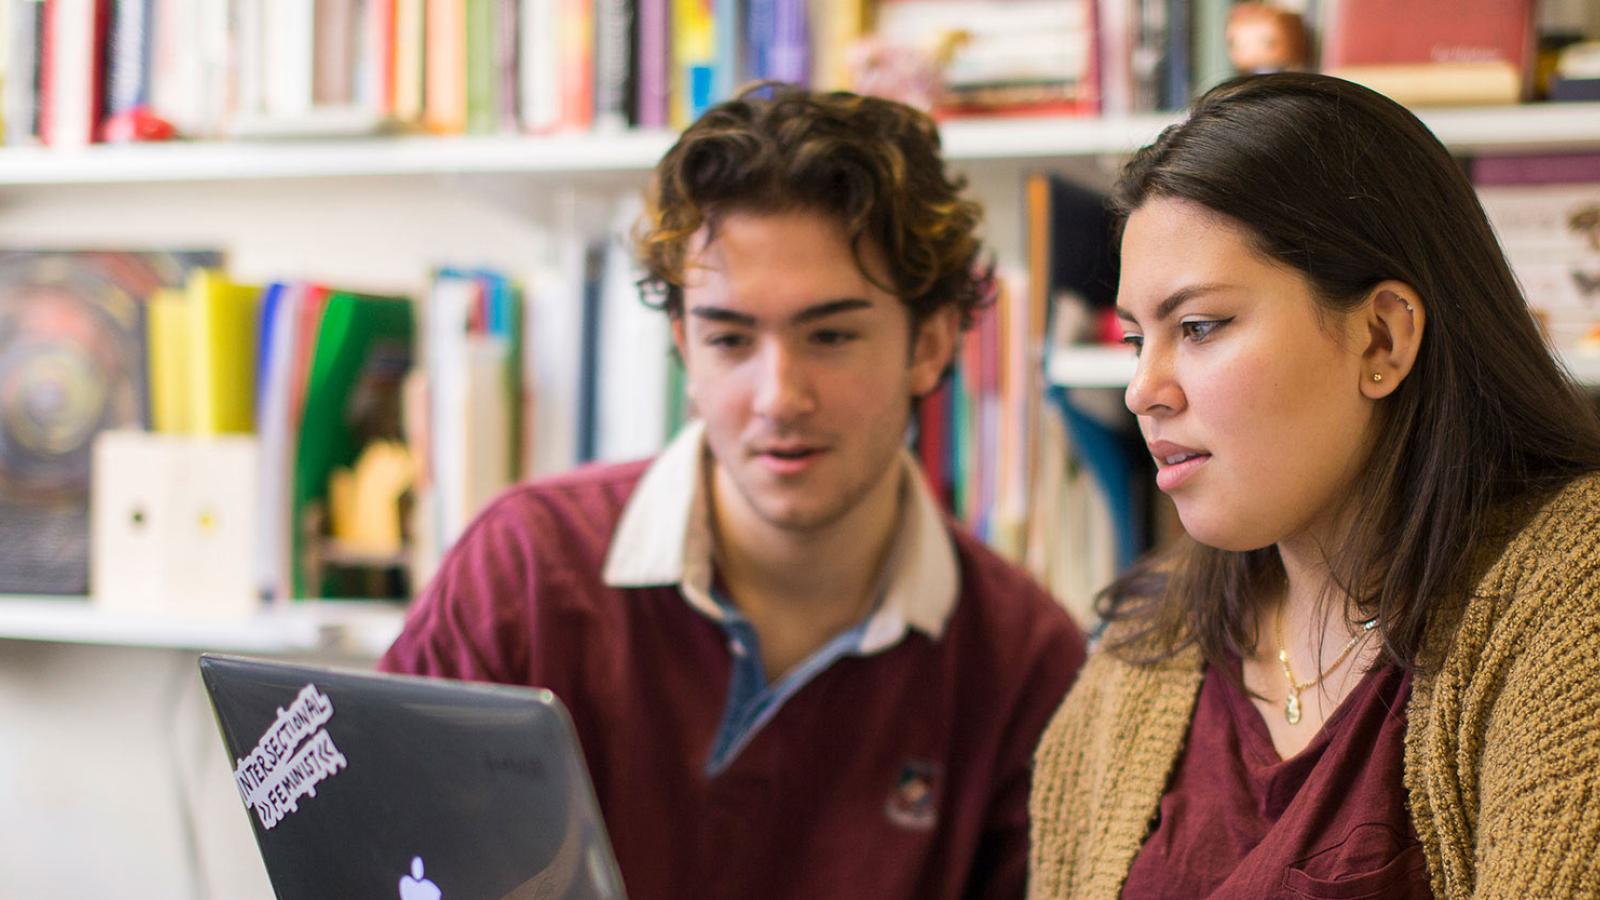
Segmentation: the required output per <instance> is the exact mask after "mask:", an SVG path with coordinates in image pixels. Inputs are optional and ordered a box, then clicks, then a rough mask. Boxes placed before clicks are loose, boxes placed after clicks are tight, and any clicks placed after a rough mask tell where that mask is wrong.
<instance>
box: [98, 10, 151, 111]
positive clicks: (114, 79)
mask: <svg viewBox="0 0 1600 900" xmlns="http://www.w3.org/2000/svg"><path fill="white" fill-rule="evenodd" d="M152 2H153V0H116V5H115V6H114V7H113V9H112V26H111V41H110V44H109V46H108V48H107V53H108V55H109V57H110V58H109V60H108V62H107V70H108V78H107V80H108V82H109V84H108V87H107V95H108V96H107V103H106V107H107V112H108V114H110V115H117V114H119V113H126V112H129V111H131V110H133V109H135V108H136V107H139V106H143V105H145V104H146V103H148V102H150V11H151V6H152Z"/></svg>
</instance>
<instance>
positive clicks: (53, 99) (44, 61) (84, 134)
mask: <svg viewBox="0 0 1600 900" xmlns="http://www.w3.org/2000/svg"><path fill="white" fill-rule="evenodd" d="M110 24H111V4H110V3H109V2H108V0H45V4H44V27H43V37H42V39H41V41H40V48H39V54H40V55H39V133H40V135H41V137H43V139H44V142H45V143H46V144H49V145H50V146H52V147H57V148H71V147H82V146H84V145H86V144H89V143H90V142H92V141H94V140H95V139H96V137H97V135H96V132H97V130H98V128H99V124H100V121H101V119H102V118H103V114H104V112H105V83H106V73H105V58H106V57H105V53H104V52H103V51H104V49H105V46H106V33H107V30H108V28H109V26H110Z"/></svg>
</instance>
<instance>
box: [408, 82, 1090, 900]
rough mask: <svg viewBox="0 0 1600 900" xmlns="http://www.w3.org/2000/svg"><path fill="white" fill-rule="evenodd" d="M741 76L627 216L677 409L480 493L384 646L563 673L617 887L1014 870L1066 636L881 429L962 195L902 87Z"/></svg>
mask: <svg viewBox="0 0 1600 900" xmlns="http://www.w3.org/2000/svg"><path fill="white" fill-rule="evenodd" d="M767 90H769V91H775V93H773V94H772V95H771V96H766V97H760V96H756V95H746V96H745V97H742V98H740V99H738V100H734V101H731V102H729V103H726V104H723V105H721V106H719V107H716V108H714V109H712V110H711V111H709V112H708V113H706V115H705V116H703V117H702V118H701V119H700V120H699V121H698V122H697V123H696V124H695V125H694V126H693V127H691V128H690V129H689V130H688V131H687V132H685V133H684V135H683V136H682V138H681V139H680V140H679V141H678V143H677V144H676V145H675V146H674V147H673V148H672V150H671V151H669V152H668V153H667V155H666V157H665V158H664V159H663V160H662V162H661V163H660V165H659V167H658V169H657V172H656V179H655V183H654V186H653V188H652V196H651V198H650V199H651V205H650V212H649V221H648V222H647V223H646V226H647V227H646V230H645V232H644V234H643V236H642V238H641V244H642V254H643V257H644V260H645V264H646V266H647V268H648V270H649V274H650V278H649V279H648V281H649V282H651V283H652V285H653V286H654V287H655V288H657V289H659V290H660V291H661V292H663V296H664V304H663V305H664V306H665V310H666V313H667V315H668V316H669V317H670V318H671V321H672V330H673V336H674V339H675V340H676V342H677V346H678V351H679V353H680V354H681V355H682V357H683V360H684V364H685V366H686V368H687V372H688V381H687V385H688V388H687V389H688V393H689V395H690V398H691V399H692V400H693V402H694V405H695V408H696V410H697V412H698V414H699V416H700V420H699V421H698V422H697V423H696V424H693V425H690V426H688V427H687V428H685V429H684V431H683V432H682V433H681V434H680V435H679V436H678V437H677V438H676V439H675V440H674V441H673V443H672V444H671V445H670V446H669V447H668V448H667V449H666V450H665V451H664V452H663V453H662V454H661V455H660V456H659V457H657V458H656V459H655V460H653V461H650V462H648V463H637V464H630V465H622V466H604V467H590V468H586V469H581V470H579V471H577V472H574V473H572V474H570V475H566V476H562V477H558V478H553V479H549V480H545V481H542V482H538V483H534V484H530V485H526V486H522V487H519V488H516V489H514V490H512V491H511V492H510V493H508V494H507V495H506V496H504V497H502V498H501V499H500V500H498V501H497V502H496V503H495V504H493V505H492V506H491V507H490V508H489V509H488V510H487V511H485V512H484V513H483V515H482V516H481V517H480V518H479V519H478V521H477V522H476V523H475V524H474V525H473V526H472V527H471V528H470V529H469V530H468V531H467V533H466V534H465V535H464V536H463V537H462V538H461V540H460V541H459V542H458V543H457V544H456V546H455V547H454V548H453V549H452V550H451V552H450V554H449V555H448V557H447V558H446V560H445V563H444V565H443V567H442V569H441V571H440V573H439V575H438V576H437V578H436V579H435V580H434V582H433V583H432V584H431V585H430V586H429V587H428V589H427V591H426V592H425V593H424V595H423V596H422V598H421V599H420V600H418V602H417V604H416V607H415V608H414V610H413V611H412V613H411V615H410V618H409V620H408V622H407V624H406V629H405V632H404V633H403V634H402V635H401V637H400V638H399V640H397V641H396V642H395V645H394V647H393V648H391V649H390V651H389V653H388V655H387V656H385V658H384V660H383V663H382V665H383V667H384V668H385V669H387V670H389V671H397V672H411V673H421V674H429V675H439V676H447V677H457V678H471V679H479V680H485V681H497V682H506V683H513V684H529V685H539V686H542V687H548V688H550V689H551V690H553V691H554V692H555V693H556V694H557V695H558V696H560V697H561V699H562V700H564V701H565V702H566V704H567V706H568V707H569V708H570V709H571V711H572V716H573V719H574V721H575V723H576V725H577V729H578V732H579V735H580V737H581V739H582V742H583V746H584V752H585V755H586V756H587V758H588V762H589V766H590V770H591V773H592V774H593V777H594V782H595V790H596V792H597V794H598V795H599V798H600V803H601V806H602V808H603V810H604V813H605V817H606V823H607V827H608V828H609V830H610V832H611V839H612V843H613V846H614V847H615V850H616V853H617V858H618V861H619V863H620V865H621V868H622V873H623V878H624V881H625V882H626V884H627V888H628V891H629V893H630V895H631V896H632V897H634V898H660V897H686V898H689V897H692V898H718V897H727V898H747V897H763V898H770V897H806V898H832V897H871V898H895V897H908V898H909V897H917V898H928V897H1018V896H1021V894H1022V892H1023V888H1024V877H1025V872H1026V867H1027V842H1028V832H1027V819H1026V805H1027V796H1028V785H1029V777H1028V773H1029V765H1030V759H1031V755H1032V752H1033V748H1034V745H1035V743H1036V742H1037V740H1038V738H1039V735H1040V733H1041V731H1042V729H1043V727H1044V725H1045V722H1046V720H1047V719H1048V718H1049V716H1050V714H1051V713H1052V712H1053V711H1054V710H1055V708H1056V706H1057V704H1058V703H1059V702H1060V700H1061V698H1062V696H1063V695H1064V694H1065V692H1066V689H1067V687H1068V684H1069V682H1070V681H1071V680H1072V678H1073V676H1074V675H1075V674H1076V672H1077V669H1078V667H1079V665H1080V664H1081V663H1082V661H1083V653H1084V650H1083V642H1082V638H1081V636H1080V635H1079V634H1078V632H1077V631H1076V629H1075V628H1074V627H1073V625H1072V623H1071V622H1070V620H1069V619H1068V618H1067V616H1066V615H1065V614H1064V613H1063V612H1062V610H1061V609H1060V608H1059V607H1058V606H1057V605H1056V604H1055V603H1054V602H1053V601H1052V600H1051V599H1050V598H1049V597H1048V596H1046V595H1045V594H1044V592H1043V591H1041V590H1040V589H1039V588H1038V587H1036V586H1035V585H1034V584H1033V583H1032V582H1030V581H1029V580H1028V579H1027V577H1026V576H1024V575H1023V574H1022V573H1020V572H1018V571H1017V570H1015V569H1013V568H1011V567H1010V566H1008V565H1006V564H1005V563H1003V562H1002V561H1001V560H999V559H998V558H997V557H995V556H994V555H993V554H992V553H990V552H989V551H988V550H987V549H985V548H984V547H982V546H981V545H980V544H979V543H978V542H977V541H976V540H974V539H973V538H971V537H969V536H968V535H966V534H964V533H962V532H961V531H959V530H958V529H957V528H955V527H954V526H953V525H951V524H950V523H949V522H948V521H947V520H946V519H945V518H944V517H943V516H942V515H941V513H940V512H939V509H938V506H937V504H936V502H935V500H934V499H933V498H932V496H931V494H930V493H929V491H928V490H927V488H926V487H925V486H924V484H923V482H922V480H921V478H920V476H919V475H918V473H917V470H916V469H915V467H914V465H913V463H912V462H911V458H910V456H909V455H908V454H907V453H906V451H905V450H904V449H903V446H902V444H903V439H904V435H905V431H906V428H907V424H908V420H909V416H910V411H911V409H912V402H913V400H914V399H915V398H916V397H918V396H920V395H921V394H924V393H926V392H928V391H930V390H932V389H933V388H934V387H935V386H936V385H937V383H938V381H939V378H940V376H941V374H942V373H943V371H944V369H945V368H946V366H947V365H948V363H949V360H950V358H951V355H952V353H953V351H954V348H955V345H956V342H957V339H958V337H959V335H960V333H961V331H962V329H963V327H964V326H965V325H966V324H967V320H968V318H969V316H970V313H971V311H972V309H973V307H974V305H975V304H976V303H977V302H979V301H980V300H981V299H982V297H983V295H984V293H985V288H986V284H985V278H984V277H983V276H981V275H980V274H975V272H976V267H975V265H974V263H975V261H976V258H977V255H978V242H977V239H976V238H975V236H974V229H975V227H976V225H977V222H978V218H979V211H978V208H977V207H976V205H974V204H972V203H969V202H967V201H965V200H963V199H961V198H960V196H959V191H960V188H961V186H962V185H961V183H960V182H959V181H953V180H951V179H949V178H947V177H946V175H945V172H944V166H943V163H942V161H941V159H940V156H939V145H938V137H937V133H936V131H935V130H934V127H933V124H932V122H931V121H930V120H929V119H928V118H927V117H926V116H923V115H922V114H920V113H917V112H915V111H913V110H911V109H909V108H907V107H904V106H901V105H899V104H895V103H891V102H888V101H885V100H878V99H871V98H861V97H853V96H849V95H841V94H835V95H827V96H821V95H812V94H807V93H803V92H797V91H787V90H783V89H771V88H769V89H767Z"/></svg>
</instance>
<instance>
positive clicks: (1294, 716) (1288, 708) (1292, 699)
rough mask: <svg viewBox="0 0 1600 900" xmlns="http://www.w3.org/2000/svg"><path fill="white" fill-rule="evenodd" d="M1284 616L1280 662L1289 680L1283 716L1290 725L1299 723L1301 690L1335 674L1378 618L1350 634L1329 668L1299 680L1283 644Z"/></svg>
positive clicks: (1281, 625) (1285, 677)
mask: <svg viewBox="0 0 1600 900" xmlns="http://www.w3.org/2000/svg"><path fill="white" fill-rule="evenodd" d="M1284 618H1285V617H1284V616H1281V615H1280V616H1278V662H1279V663H1281V664H1282V665H1283V678H1284V680H1285V681H1287V682H1289V696H1287V697H1285V698H1284V701H1283V716H1284V718H1286V719H1288V720H1289V724H1290V725H1299V724H1300V692H1301V691H1303V690H1305V689H1306V688H1313V687H1316V686H1317V685H1319V684H1321V683H1322V679H1324V678H1327V677H1328V676H1329V675H1331V674H1333V670H1335V669H1337V668H1339V667H1340V666H1341V665H1343V664H1344V661H1345V660H1346V659H1348V658H1349V656H1350V651H1351V650H1354V649H1355V648H1356V644H1359V643H1360V642H1361V639H1362V638H1364V637H1366V636H1367V632H1369V631H1371V630H1372V629H1373V628H1375V627H1377V625H1378V620H1377V619H1376V618H1372V619H1368V620H1367V621H1365V622H1362V623H1361V630H1360V631H1358V632H1356V633H1355V634H1353V635H1351V636H1350V640H1349V642H1348V643H1346V644H1345V645H1344V649H1343V650H1341V651H1339V658H1338V659H1335V660H1334V661H1333V664H1332V665H1330V666H1328V668H1326V669H1324V670H1323V671H1321V672H1318V673H1317V677H1315V678H1313V679H1311V680H1310V681H1307V682H1298V681H1295V680H1294V669H1292V668H1290V667H1289V651H1288V650H1287V649H1285V648H1284V646H1283V620H1284Z"/></svg>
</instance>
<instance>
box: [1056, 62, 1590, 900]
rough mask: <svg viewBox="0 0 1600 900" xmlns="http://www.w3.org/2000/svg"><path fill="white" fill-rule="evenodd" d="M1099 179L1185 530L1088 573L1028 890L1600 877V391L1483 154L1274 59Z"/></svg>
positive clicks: (1147, 403) (1141, 388) (1414, 885)
mask: <svg viewBox="0 0 1600 900" xmlns="http://www.w3.org/2000/svg"><path fill="white" fill-rule="evenodd" d="M1117 202H1118V205H1119V213H1120V218H1121V221H1122V223H1123V230H1122V238H1121V241H1122V243H1121V257H1122V270H1121V281H1120V284H1119V292H1118V303H1119V310H1120V312H1121V315H1122V317H1123V319H1124V324H1125V327H1126V329H1127V335H1128V337H1127V340H1128V342H1129V343H1131V344H1133V345H1134V346H1135V347H1137V348H1138V349H1139V351H1140V358H1139V365H1138V370H1137V373H1136V375H1135V377H1134V379H1133V382H1132V383H1131V384H1130V385H1129V387H1128V391H1127V405H1128V407H1129V409H1131V410H1133V412H1134V413H1135V414H1136V415H1137V416H1138V417H1139V424H1140V427H1141V429H1142V431H1143V434H1144V437H1145V439H1146V441H1147V442H1148V444H1149V447H1150V452H1151V454H1152V455H1153V456H1154V457H1155V460H1156V464H1157V467H1158V474H1157V481H1158V484H1159V486H1160V488H1161V489H1162V490H1163V491H1165V492H1166V493H1167V494H1168V495H1169V496H1170V497H1171V498H1172V500H1173V501H1174V503H1175V504H1176V506H1177V509H1178V514H1179V516H1180V518H1181V519H1182V521H1183V525H1184V528H1185V530H1186V531H1187V532H1188V536H1189V538H1190V539H1191V540H1190V541H1188V542H1186V544H1185V545H1184V546H1182V547H1179V548H1177V549H1176V550H1174V551H1172V552H1170V553H1167V554H1164V555H1162V556H1160V557H1158V558H1153V559H1149V560H1146V561H1145V562H1143V563H1142V564H1140V565H1139V566H1138V567H1136V568H1135V570H1134V571H1132V572H1131V573H1129V574H1128V575H1127V576H1125V577H1124V578H1123V579H1121V580H1120V581H1119V582H1117V583H1116V584H1114V585H1112V586H1111V588H1109V589H1108V590H1107V592H1106V595H1105V597H1104V599H1103V603H1102V606H1103V609H1102V611H1103V613H1104V614H1105V618H1106V620H1107V621H1108V623H1109V624H1108V626H1107V630H1106V632H1105V633H1104V636H1103V639H1102V641H1101V643H1100V647H1099V650H1098V652H1097V653H1096V654H1095V655H1094V656H1093V657H1092V658H1091V660H1090V662H1089V664H1088V665H1087V667H1086V668H1085V669H1084V671H1083V674H1082V675H1081V676H1080V678H1079V681H1078V683H1077V685H1076V686H1075V688H1074V689H1073V691H1072V693H1071V694H1070V695H1069V696H1068V698H1067V700H1066V702H1065V703H1064V704H1063V706H1062V708H1061V709H1060V711H1059V712H1058V713H1057V715H1056V718H1055V720H1054V722H1053V724H1052V726H1051V727H1050V729H1049V730H1048V731H1047V732H1046V735H1045V737H1044V739H1043V742H1042V744H1041V747H1040V749H1039V753H1038V757H1037V766H1036V770H1035V774H1034V782H1033V810H1032V811H1033V815H1034V824H1033V832H1034V833H1033V839H1034V840H1033V851H1032V852H1033V860H1032V867H1031V873H1032V881H1033V884H1032V891H1033V893H1034V895H1036V896H1041V897H1074V898H1094V897H1116V896H1122V897H1126V898H1191V900H1192V898H1200V897H1211V898H1223V897H1229V898H1232V897H1238V898H1261V897H1326V898H1357V897H1385V898H1408V897H1429V896H1439V897H1476V896H1485V897H1488V896H1492V897H1565V896H1597V895H1600V477H1597V476H1596V475H1594V474H1593V473H1595V472H1597V471H1600V423H1597V421H1596V417H1595V414H1594V410H1593V408H1592V406H1591V405H1590V404H1589V402H1588V400H1587V399H1586V398H1585V397H1584V396H1583V395H1582V393H1581V392H1580V391H1579V390H1578V389H1577V388H1575V387H1574V385H1573V384H1572V383H1571V381H1570V380H1569V378H1568V376H1567V375H1566V374H1565V373H1564V372H1563V371H1562V369H1561V367H1560V366H1559V365H1558V364H1557V363H1556V362H1555V361H1554V360H1553V359H1552V358H1551V356H1550V354H1549V352H1548V351H1547V350H1546V348H1545V345H1544V343H1543V342H1542V340H1541V337H1540V334H1539V331H1538V328H1537V326H1536V325H1535V323H1534V320H1533V318H1532V317H1531V316H1530V315H1529V313H1528V309H1527V306H1526V304H1525V302H1524V300H1523V297H1522V294H1521V293H1520V291H1519V289H1518V287H1517V283H1516V281H1515V280H1514V278H1513V277H1512V274H1511V272H1510V270H1509V268H1508V267H1507V265H1506V262H1505V259H1504V257H1503V255H1502V254H1501V252H1500V250H1499V247H1498V245H1497V244H1496V242H1495V237H1494V234H1493V232H1492V231H1491V230H1490V227H1489V224H1488V222H1487V220H1486V219H1485V217H1484V214H1483V211H1482V209H1481V207H1480V206H1479V204H1478V202H1477V198H1476V196H1475V195H1474V193H1473V189H1472V185H1471V184H1470V183H1469V182H1468V181H1467V179H1466V178H1465V177H1464V176H1463V174H1462V172H1461V170H1460V169H1459V168H1458V167H1457V165H1456V164H1455V163H1454V162H1453V161H1452V160H1451V158H1450V156H1449V155H1448V153H1446V151H1445V149H1444V147H1443V146H1441V145H1440V144H1439V142H1438V141H1437V140H1436V139H1435V138H1434V137H1433V136H1432V135H1431V134H1430V133H1429V132H1428V131H1427V129H1426V128H1425V127H1424V126H1423V125H1422V124H1421V123H1420V122H1419V121H1417V119H1416V118H1415V117H1413V116H1412V115H1411V114H1410V113H1408V112H1406V111H1405V110H1404V109H1403V108H1401V107H1400V106H1399V105H1397V104H1395V103H1393V102H1391V101H1389V100H1387V99H1386V98H1384V97H1382V96H1380V95H1378V94H1375V93H1373V92H1371V91H1369V90H1366V89H1365V88H1361V87H1358V86H1356V85H1354V84H1351V83H1348V82H1344V81H1340V80H1338V79H1334V78H1328V77H1323V76H1316V75H1302V74H1281V75H1268V76H1261V77H1254V78H1246V79H1241V80H1236V81H1234V82H1230V83H1228V84H1225V85H1223V86H1221V87H1219V88H1217V89H1215V90H1213V91H1211V92H1210V93H1208V94H1207V95H1206V96H1205V97H1203V98H1202V99H1201V100H1200V101H1199V102H1198V103H1197V105H1196V107H1195V109H1194V111H1193V114H1192V115H1191V116H1190V118H1189V119H1188V120H1187V121H1185V122H1183V123H1181V124H1178V125H1175V126H1173V127H1172V128H1169V129H1168V130H1167V131H1166V132H1165V133H1163V134H1162V135H1161V137H1160V138H1159V139H1157V140H1156V142H1155V143H1154V144H1152V145H1151V146H1149V147H1146V148H1145V149H1143V150H1142V151H1140V152H1139V153H1138V154H1137V155H1136V156H1135V157H1134V159H1133V160H1132V161H1131V162H1130V163H1129V164H1128V167H1127V168H1126V170H1125V171H1124V173H1123V177H1122V180H1121V182H1120V184H1119V186H1118V193H1117Z"/></svg>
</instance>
